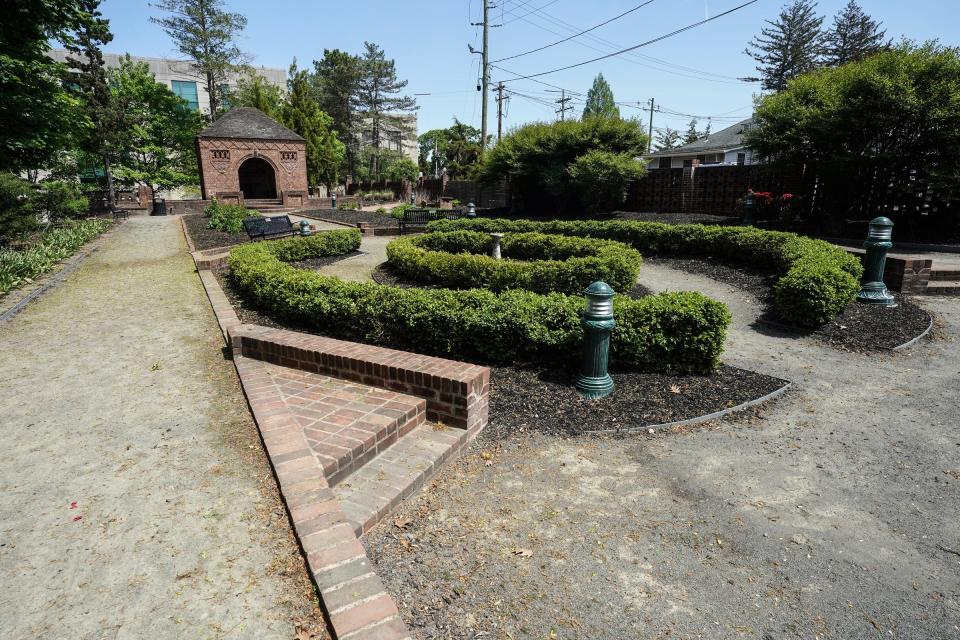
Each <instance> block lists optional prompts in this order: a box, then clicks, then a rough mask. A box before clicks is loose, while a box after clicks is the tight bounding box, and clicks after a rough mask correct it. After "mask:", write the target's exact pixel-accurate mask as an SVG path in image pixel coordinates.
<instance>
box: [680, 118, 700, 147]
mask: <svg viewBox="0 0 960 640" xmlns="http://www.w3.org/2000/svg"><path fill="white" fill-rule="evenodd" d="M701 137H703V136H702V134H701V133H700V132H699V131H697V119H696V118H693V119H691V120H690V124H689V125H687V133H686V135H685V136H684V137H683V144H690V143H691V142H696V141H697V140H699V139H700V138H701Z"/></svg>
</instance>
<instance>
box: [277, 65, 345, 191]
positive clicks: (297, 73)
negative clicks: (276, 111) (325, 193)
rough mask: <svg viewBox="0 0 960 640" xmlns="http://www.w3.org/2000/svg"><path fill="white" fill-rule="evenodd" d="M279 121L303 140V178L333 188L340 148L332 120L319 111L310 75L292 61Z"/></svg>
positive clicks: (341, 158)
mask: <svg viewBox="0 0 960 640" xmlns="http://www.w3.org/2000/svg"><path fill="white" fill-rule="evenodd" d="M283 121H284V124H286V125H287V126H288V127H290V128H291V129H293V130H294V131H295V132H297V133H299V134H300V135H301V136H303V137H304V138H305V139H306V141H307V145H306V146H307V179H308V180H309V181H310V184H312V185H317V184H324V185H326V186H327V187H329V188H333V187H334V186H336V184H337V172H338V170H339V169H340V163H341V162H343V152H344V146H343V143H342V142H340V141H339V140H338V139H337V133H336V131H334V130H333V128H332V127H333V119H332V118H330V116H328V115H327V114H326V113H324V112H323V111H322V110H321V109H320V103H319V102H318V101H317V96H316V94H315V92H314V87H313V83H312V82H311V81H310V73H309V72H308V71H305V70H298V69H297V61H296V60H294V61H293V64H292V65H290V78H289V80H288V81H287V101H286V103H284V105H283Z"/></svg>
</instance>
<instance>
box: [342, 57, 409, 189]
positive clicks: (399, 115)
mask: <svg viewBox="0 0 960 640" xmlns="http://www.w3.org/2000/svg"><path fill="white" fill-rule="evenodd" d="M363 44H364V47H365V51H364V52H363V56H362V57H361V59H360V78H359V81H358V82H357V91H356V93H355V94H354V96H353V105H354V108H355V110H356V112H357V114H358V117H359V118H360V119H361V122H362V128H363V130H364V137H366V133H367V132H369V143H370V148H371V149H372V152H371V153H370V176H371V177H372V178H373V179H375V180H377V179H379V178H380V174H381V171H380V149H381V148H382V145H383V138H384V133H385V130H390V131H391V133H394V134H397V133H398V134H400V135H401V136H403V135H404V134H405V133H407V132H409V131H410V130H411V129H412V127H411V125H410V121H409V119H408V118H405V117H404V114H408V113H410V112H412V111H416V110H417V109H418V108H419V107H417V103H416V101H414V99H413V98H411V97H409V96H402V95H399V94H400V91H401V90H402V89H403V88H404V87H406V86H407V81H406V80H398V79H397V69H396V66H395V64H394V61H393V60H387V58H386V56H385V55H384V53H383V49H381V48H380V47H378V46H377V45H376V44H374V43H372V42H364V43H363Z"/></svg>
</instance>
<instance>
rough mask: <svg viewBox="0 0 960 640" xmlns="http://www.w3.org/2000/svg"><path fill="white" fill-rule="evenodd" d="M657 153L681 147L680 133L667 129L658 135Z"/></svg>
mask: <svg viewBox="0 0 960 640" xmlns="http://www.w3.org/2000/svg"><path fill="white" fill-rule="evenodd" d="M656 143H657V151H666V150H667V149H673V148H674V147H679V146H680V132H679V131H677V130H676V129H671V128H670V127H667V128H666V129H662V130H660V131H659V132H658V133H657V140H656Z"/></svg>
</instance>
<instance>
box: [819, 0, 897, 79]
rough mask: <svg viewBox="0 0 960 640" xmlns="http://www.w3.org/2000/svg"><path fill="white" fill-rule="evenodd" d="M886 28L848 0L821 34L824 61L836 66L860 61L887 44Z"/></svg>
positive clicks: (851, 0) (852, 1)
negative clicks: (830, 24)
mask: <svg viewBox="0 0 960 640" xmlns="http://www.w3.org/2000/svg"><path fill="white" fill-rule="evenodd" d="M885 37H886V31H881V29H880V23H879V22H876V21H875V20H873V19H872V18H871V17H870V16H868V15H867V14H866V13H864V12H863V9H861V8H860V5H858V4H857V2H856V0H850V2H848V3H847V6H845V7H844V8H843V10H842V11H840V12H839V13H838V14H837V15H836V16H834V18H833V26H832V27H831V28H830V29H829V30H828V31H827V33H826V35H825V36H824V62H825V63H826V64H827V65H828V66H831V67H839V66H840V65H842V64H847V63H848V62H856V61H857V60H863V59H864V58H866V57H867V56H871V55H873V54H875V53H877V52H878V51H881V50H882V49H884V48H885V47H886V44H885V42H884V38H885Z"/></svg>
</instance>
